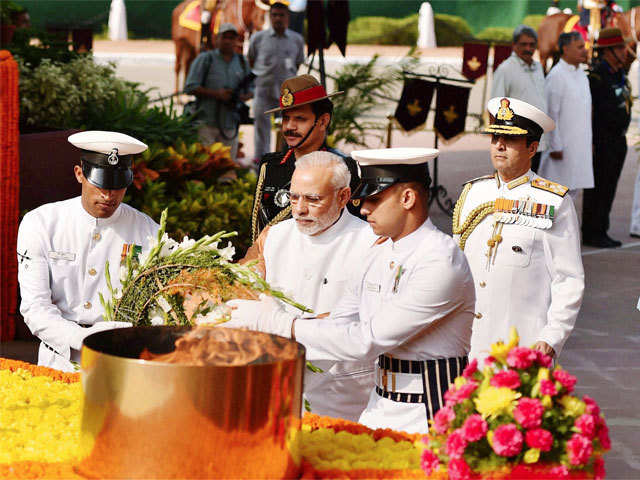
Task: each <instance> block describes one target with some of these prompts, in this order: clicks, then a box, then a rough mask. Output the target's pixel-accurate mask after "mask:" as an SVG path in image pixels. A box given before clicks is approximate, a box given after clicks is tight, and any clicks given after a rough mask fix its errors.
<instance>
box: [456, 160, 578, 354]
mask: <svg viewBox="0 0 640 480" xmlns="http://www.w3.org/2000/svg"><path fill="white" fill-rule="evenodd" d="M525 176H527V177H528V178H529V180H528V181H526V182H524V183H522V184H520V185H518V186H514V187H512V188H511V189H509V188H508V186H509V185H512V186H513V185H517V184H518V183H519V182H518V179H515V180H513V181H512V182H509V184H505V183H504V182H499V183H500V184H499V185H498V182H497V181H496V179H495V178H489V179H483V180H478V181H475V182H474V183H473V184H472V187H471V190H469V193H468V195H467V197H466V200H465V201H464V205H463V207H462V211H461V215H460V224H462V223H463V222H464V220H465V219H466V218H467V216H468V215H469V212H471V211H472V210H473V209H474V208H476V207H477V206H478V205H480V204H482V203H484V202H489V201H493V200H495V199H496V198H500V197H502V198H507V199H513V200H521V199H527V198H531V199H533V201H534V202H536V203H541V204H545V205H553V206H554V208H555V218H554V220H553V224H552V226H551V228H549V229H546V230H545V229H541V228H534V227H531V226H525V225H516V224H509V223H508V224H504V225H503V227H502V232H501V235H502V241H501V242H500V243H499V244H498V247H497V251H496V253H495V260H492V262H491V263H490V264H489V265H488V260H487V253H488V249H489V247H488V245H487V241H488V240H489V239H490V238H491V237H492V236H493V234H494V227H493V226H494V217H493V215H489V216H487V217H485V218H484V220H482V221H481V222H480V223H479V224H478V226H477V227H476V228H475V229H474V230H473V232H472V233H471V235H469V237H468V239H467V241H466V246H465V248H464V253H465V254H466V256H467V259H468V260H469V265H470V266H471V271H472V272H473V279H474V282H475V285H476V297H477V300H476V317H477V318H476V320H475V321H474V324H473V335H472V336H471V353H470V355H469V357H470V358H477V359H478V360H480V364H482V360H483V359H484V358H485V357H486V356H487V354H488V352H489V349H490V346H491V344H492V343H494V342H496V341H498V340H505V341H506V340H507V339H508V336H509V329H510V327H511V326H515V327H516V328H517V329H518V333H519V335H520V345H523V346H531V345H532V344H534V343H535V342H537V341H539V340H542V341H544V342H546V343H548V344H549V345H550V346H551V347H553V349H554V350H555V352H556V354H560V351H561V349H562V346H563V345H564V343H565V341H566V340H567V338H568V336H569V334H570V333H571V331H572V329H573V326H574V324H575V321H576V317H577V315H578V311H579V310H580V305H581V303H582V296H583V293H584V271H583V269H582V257H581V255H580V229H579V227H578V218H577V216H576V212H575V208H574V206H573V201H572V200H571V198H570V197H569V196H568V195H565V196H564V197H561V196H559V195H556V194H555V193H551V192H548V191H546V190H541V189H539V188H534V187H533V186H531V181H532V180H534V179H535V178H539V177H538V176H537V175H536V174H535V173H533V172H532V171H531V170H529V172H528V173H527V174H526V175H525ZM523 177H524V176H523ZM521 178H522V177H521ZM459 201H460V200H459Z"/></svg>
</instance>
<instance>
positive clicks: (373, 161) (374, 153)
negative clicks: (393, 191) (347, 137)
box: [351, 147, 438, 166]
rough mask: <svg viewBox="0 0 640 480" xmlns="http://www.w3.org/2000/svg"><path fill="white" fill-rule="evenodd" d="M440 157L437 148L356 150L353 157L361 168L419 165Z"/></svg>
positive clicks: (352, 154) (352, 153)
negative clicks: (368, 166) (369, 166)
mask: <svg viewBox="0 0 640 480" xmlns="http://www.w3.org/2000/svg"><path fill="white" fill-rule="evenodd" d="M437 156H438V150H437V149H435V148H410V147H407V148H404V147H399V148H379V149H375V150H354V151H353V152H351V157H352V158H353V159H354V160H356V161H357V162H358V164H359V165H361V166H367V165H417V164H420V163H426V162H428V161H429V160H431V159H433V158H435V157H437Z"/></svg>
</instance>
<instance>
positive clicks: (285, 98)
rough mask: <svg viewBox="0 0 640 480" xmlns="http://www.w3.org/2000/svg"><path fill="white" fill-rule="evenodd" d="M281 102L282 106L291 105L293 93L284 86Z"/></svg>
mask: <svg viewBox="0 0 640 480" xmlns="http://www.w3.org/2000/svg"><path fill="white" fill-rule="evenodd" d="M281 102H282V106H283V107H290V106H291V105H293V94H292V93H291V91H290V90H289V89H288V88H285V89H284V90H283V91H282V99H281Z"/></svg>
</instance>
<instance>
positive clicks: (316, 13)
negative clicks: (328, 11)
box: [307, 0, 327, 55]
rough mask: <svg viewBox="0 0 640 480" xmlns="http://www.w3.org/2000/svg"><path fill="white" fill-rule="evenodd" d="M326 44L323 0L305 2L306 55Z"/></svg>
mask: <svg viewBox="0 0 640 480" xmlns="http://www.w3.org/2000/svg"><path fill="white" fill-rule="evenodd" d="M326 46H327V31H326V26H325V20H324V0H309V1H308V2H307V55H311V54H312V53H314V52H315V51H316V50H320V49H324V48H325V47H326Z"/></svg>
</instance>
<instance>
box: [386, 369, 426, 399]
mask: <svg viewBox="0 0 640 480" xmlns="http://www.w3.org/2000/svg"><path fill="white" fill-rule="evenodd" d="M376 385H377V386H378V387H380V388H382V389H384V390H386V391H388V392H404V393H424V385H423V384H422V375H421V374H419V373H418V374H416V373H398V372H392V371H390V370H385V369H383V368H380V367H379V366H378V365H376Z"/></svg>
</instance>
